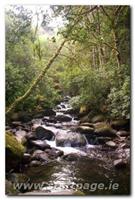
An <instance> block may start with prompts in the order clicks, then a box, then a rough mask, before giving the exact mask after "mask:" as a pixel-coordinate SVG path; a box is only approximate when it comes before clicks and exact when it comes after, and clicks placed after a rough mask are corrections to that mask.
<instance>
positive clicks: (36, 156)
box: [32, 151, 50, 163]
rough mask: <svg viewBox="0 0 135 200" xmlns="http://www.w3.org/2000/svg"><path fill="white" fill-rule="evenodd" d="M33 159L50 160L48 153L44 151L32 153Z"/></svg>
mask: <svg viewBox="0 0 135 200" xmlns="http://www.w3.org/2000/svg"><path fill="white" fill-rule="evenodd" d="M32 160H38V161H40V162H44V163H48V162H49V161H50V159H49V157H48V154H47V153H46V152H44V151H42V152H38V151H37V152H36V151H35V152H34V153H33V154H32Z"/></svg>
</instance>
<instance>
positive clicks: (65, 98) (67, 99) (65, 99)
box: [63, 96, 71, 102]
mask: <svg viewBox="0 0 135 200" xmlns="http://www.w3.org/2000/svg"><path fill="white" fill-rule="evenodd" d="M70 99H71V97H70V96H65V97H64V99H63V100H64V101H65V102H67V101H69V100H70Z"/></svg>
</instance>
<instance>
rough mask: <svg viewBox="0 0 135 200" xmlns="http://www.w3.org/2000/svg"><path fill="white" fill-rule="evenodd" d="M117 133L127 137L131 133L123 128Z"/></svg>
mask: <svg viewBox="0 0 135 200" xmlns="http://www.w3.org/2000/svg"><path fill="white" fill-rule="evenodd" d="M117 135H118V136H120V137H125V136H126V137H127V136H129V135H130V133H129V132H127V131H124V130H123V131H118V132H117Z"/></svg>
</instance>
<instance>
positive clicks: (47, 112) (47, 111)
mask: <svg viewBox="0 0 135 200" xmlns="http://www.w3.org/2000/svg"><path fill="white" fill-rule="evenodd" d="M43 115H44V116H55V115H56V112H55V111H54V110H53V109H52V108H46V109H45V110H44V111H43Z"/></svg>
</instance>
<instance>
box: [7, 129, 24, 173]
mask: <svg viewBox="0 0 135 200" xmlns="http://www.w3.org/2000/svg"><path fill="white" fill-rule="evenodd" d="M24 151H25V148H24V146H23V145H22V144H21V143H20V142H18V141H17V139H16V138H15V136H14V135H13V134H12V133H11V132H6V170H7V171H9V170H10V169H15V168H16V167H17V166H18V164H19V163H20V162H21V159H22V157H23V154H24Z"/></svg>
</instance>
